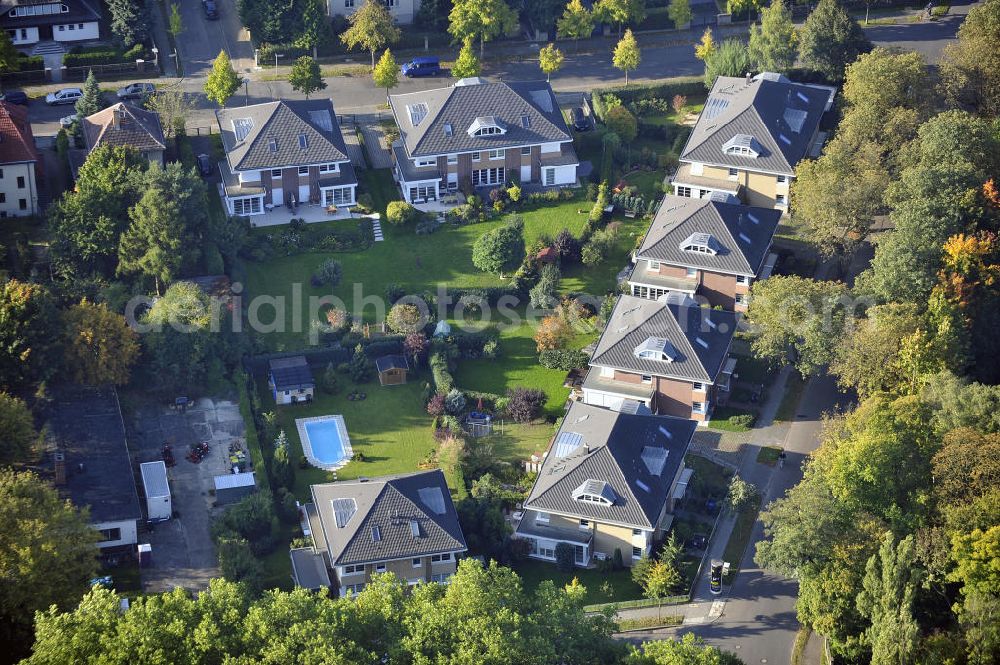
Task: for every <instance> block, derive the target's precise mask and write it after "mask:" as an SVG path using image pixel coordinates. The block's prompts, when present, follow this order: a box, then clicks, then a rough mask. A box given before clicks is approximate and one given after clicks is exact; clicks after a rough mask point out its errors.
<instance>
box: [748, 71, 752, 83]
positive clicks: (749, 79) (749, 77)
mask: <svg viewBox="0 0 1000 665" xmlns="http://www.w3.org/2000/svg"><path fill="white" fill-rule="evenodd" d="M752 78H753V77H752V76H750V72H747V85H750V81H751V79H752Z"/></svg>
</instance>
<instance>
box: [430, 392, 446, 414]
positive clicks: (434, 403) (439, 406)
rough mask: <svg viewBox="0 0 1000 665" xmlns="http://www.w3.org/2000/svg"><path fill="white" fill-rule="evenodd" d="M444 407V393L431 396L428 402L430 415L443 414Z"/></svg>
mask: <svg viewBox="0 0 1000 665" xmlns="http://www.w3.org/2000/svg"><path fill="white" fill-rule="evenodd" d="M444 408H445V405H444V395H434V396H433V397H431V399H430V401H429V402H427V413H428V414H429V415H432V416H443V415H444Z"/></svg>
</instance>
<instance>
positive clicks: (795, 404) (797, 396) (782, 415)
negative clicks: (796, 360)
mask: <svg viewBox="0 0 1000 665" xmlns="http://www.w3.org/2000/svg"><path fill="white" fill-rule="evenodd" d="M805 389H806V381H805V379H803V378H802V375H801V374H799V373H798V372H791V373H789V375H788V379H787V380H786V381H785V394H784V396H783V397H782V398H781V404H779V405H778V410H777V411H776V412H775V414H774V421H775V422H787V421H789V420H795V412H796V411H797V410H798V408H799V401H800V400H801V399H802V394H803V393H804V392H805Z"/></svg>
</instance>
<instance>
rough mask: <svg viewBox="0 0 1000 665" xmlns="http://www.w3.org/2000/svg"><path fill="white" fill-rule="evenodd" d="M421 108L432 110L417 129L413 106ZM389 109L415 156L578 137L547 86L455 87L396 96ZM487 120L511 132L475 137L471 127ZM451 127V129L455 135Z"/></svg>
mask: <svg viewBox="0 0 1000 665" xmlns="http://www.w3.org/2000/svg"><path fill="white" fill-rule="evenodd" d="M417 104H423V105H424V106H425V107H426V115H425V116H424V118H423V119H422V120H420V122H419V123H418V124H417V125H416V126H414V124H413V122H412V121H411V118H410V113H409V111H408V110H407V107H408V106H414V105H417ZM389 105H390V106H391V108H392V113H393V115H394V116H395V118H396V124H397V125H398V126H399V131H400V134H401V137H402V139H403V144H404V145H405V147H406V152H407V153H408V154H409V156H410V157H419V156H421V155H441V154H448V153H456V152H469V151H476V150H499V149H501V148H515V147H518V146H523V145H528V144H539V143H552V142H556V141H569V140H572V138H573V137H572V136H571V135H570V133H569V129H568V128H567V127H566V121H565V120H564V119H563V116H562V112H561V111H560V110H559V104H558V103H556V99H555V95H554V94H553V92H552V88H551V87H550V86H549V84H548V83H546V82H545V81H524V82H516V83H514V82H511V83H507V82H499V83H479V84H473V85H455V86H451V87H449V88H437V89H434V90H425V91H422V92H410V93H406V94H402V95H392V96H391V97H390V98H389ZM486 116H492V117H493V118H494V119H495V120H497V121H498V122H499V123H501V124H502V125H503V126H504V127H506V133H505V134H495V135H491V136H469V134H468V131H467V130H468V129H469V127H470V126H472V124H473V123H474V122H475V121H476V119H477V118H481V117H486ZM446 125H450V127H451V131H450V135H449V132H448V131H447V128H446ZM525 125H527V126H525Z"/></svg>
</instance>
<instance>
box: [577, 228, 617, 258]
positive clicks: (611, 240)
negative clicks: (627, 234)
mask: <svg viewBox="0 0 1000 665" xmlns="http://www.w3.org/2000/svg"><path fill="white" fill-rule="evenodd" d="M617 235H618V234H617V231H616V229H614V228H607V229H598V230H597V231H595V232H594V233H593V234H592V235H591V236H590V240H589V241H588V242H587V244H586V245H584V246H583V251H582V252H581V253H580V254H581V258H582V260H583V264H584V265H586V266H595V265H597V264H598V263H601V262H602V261H604V260H605V259H606V258H608V255H609V254H610V253H611V250H612V249H613V248H614V246H615V237H616V236H617Z"/></svg>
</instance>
